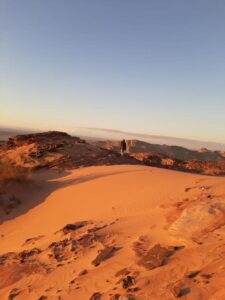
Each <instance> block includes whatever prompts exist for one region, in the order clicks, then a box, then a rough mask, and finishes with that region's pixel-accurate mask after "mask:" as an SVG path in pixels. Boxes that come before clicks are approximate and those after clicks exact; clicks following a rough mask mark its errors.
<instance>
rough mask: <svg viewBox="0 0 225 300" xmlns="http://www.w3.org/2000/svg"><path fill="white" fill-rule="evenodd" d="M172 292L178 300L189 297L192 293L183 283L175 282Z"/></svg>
mask: <svg viewBox="0 0 225 300" xmlns="http://www.w3.org/2000/svg"><path fill="white" fill-rule="evenodd" d="M170 291H171V293H172V294H173V295H174V297H176V298H180V297H182V296H184V295H187V294H188V293H189V292H190V288H189V287H185V286H184V285H183V283H182V282H180V281H178V282H175V283H174V284H172V285H171V286H170Z"/></svg>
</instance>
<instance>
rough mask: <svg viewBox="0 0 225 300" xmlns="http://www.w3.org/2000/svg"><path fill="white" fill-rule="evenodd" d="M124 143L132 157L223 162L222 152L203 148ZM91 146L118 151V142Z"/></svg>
mask: <svg viewBox="0 0 225 300" xmlns="http://www.w3.org/2000/svg"><path fill="white" fill-rule="evenodd" d="M126 143H127V147H128V150H129V153H131V154H132V155H134V154H137V153H146V154H150V153H157V154H158V155H163V156H165V157H169V158H172V159H178V160H182V161H190V160H197V161H220V160H224V161H225V155H224V151H210V150H208V149H205V148H201V149H200V150H190V149H187V148H184V147H180V146H169V145H159V144H150V143H147V142H144V141H139V140H127V141H126ZM93 144H95V145H97V146H99V147H102V148H106V149H108V150H114V151H119V148H120V142H119V141H99V142H94V143H93Z"/></svg>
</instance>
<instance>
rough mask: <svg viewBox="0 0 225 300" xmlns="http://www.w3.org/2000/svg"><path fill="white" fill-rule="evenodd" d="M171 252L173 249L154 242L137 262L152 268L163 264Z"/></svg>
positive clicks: (149, 268)
mask: <svg viewBox="0 0 225 300" xmlns="http://www.w3.org/2000/svg"><path fill="white" fill-rule="evenodd" d="M173 253H174V251H171V250H168V249H167V248H165V247H162V246H161V245H160V244H156V245H155V246H154V247H152V248H151V249H150V250H148V252H147V253H146V254H145V255H144V256H143V257H142V258H141V260H140V261H139V264H140V265H142V266H144V267H145V268H146V269H148V270H152V269H154V268H157V267H160V266H163V265H164V264H165V263H166V262H167V259H168V257H169V256H170V255H171V254H173Z"/></svg>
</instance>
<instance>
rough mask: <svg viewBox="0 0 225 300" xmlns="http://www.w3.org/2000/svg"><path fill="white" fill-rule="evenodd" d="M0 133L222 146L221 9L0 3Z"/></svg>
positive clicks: (138, 0) (174, 3) (224, 67)
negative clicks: (4, 129)
mask: <svg viewBox="0 0 225 300" xmlns="http://www.w3.org/2000/svg"><path fill="white" fill-rule="evenodd" d="M0 11H1V12H0V34H1V40H0V42H1V47H0V66H1V67H0V99H1V100H0V101H1V103H0V125H2V126H10V127H25V128H37V129H39V128H40V129H54V128H57V129H62V130H68V131H71V130H73V129H74V128H76V127H87V128H89V127H90V128H106V129H116V130H124V131H129V132H140V133H146V134H153V135H154V134H155V135H165V136H174V137H180V138H192V139H199V140H208V141H214V142H219V143H224V142H225V117H224V115H225V1H224V0H214V1H212V0H189V1H186V0H170V1H168V0H154V1H151V0H146V1H145V0H135V1H134V0H95V1H93V0H85V1H84V0H65V1H62V0H38V1H35V0H19V1H15V0H0Z"/></svg>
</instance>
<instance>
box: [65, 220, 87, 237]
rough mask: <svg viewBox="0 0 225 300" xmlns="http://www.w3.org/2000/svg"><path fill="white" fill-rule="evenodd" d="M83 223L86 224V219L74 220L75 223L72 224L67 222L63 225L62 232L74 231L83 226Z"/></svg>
mask: <svg viewBox="0 0 225 300" xmlns="http://www.w3.org/2000/svg"><path fill="white" fill-rule="evenodd" d="M85 225H87V222H86V221H82V222H76V223H73V224H67V225H66V226H65V227H63V229H62V230H63V233H64V234H67V233H70V232H72V231H75V230H77V229H79V228H82V227H84V226H85Z"/></svg>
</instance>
